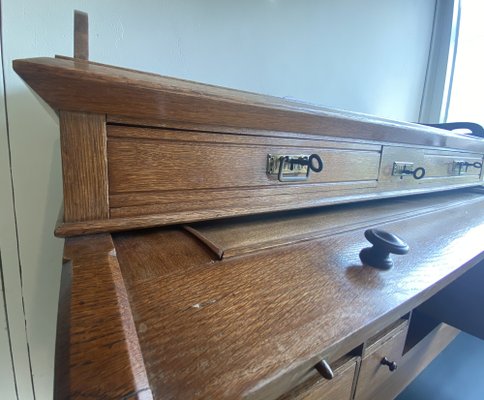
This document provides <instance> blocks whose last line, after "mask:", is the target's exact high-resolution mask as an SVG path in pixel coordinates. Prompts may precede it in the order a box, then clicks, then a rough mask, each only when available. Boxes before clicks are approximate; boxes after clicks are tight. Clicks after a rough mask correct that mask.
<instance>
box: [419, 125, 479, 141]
mask: <svg viewBox="0 0 484 400" xmlns="http://www.w3.org/2000/svg"><path fill="white" fill-rule="evenodd" d="M422 125H425V126H431V127H433V128H440V129H445V130H447V131H454V130H456V129H467V130H469V131H471V132H470V133H464V135H472V136H477V137H480V138H484V128H483V127H482V126H481V125H479V124H476V123H474V122H446V123H445V124H422Z"/></svg>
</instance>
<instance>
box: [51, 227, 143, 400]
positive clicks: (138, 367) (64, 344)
mask: <svg viewBox="0 0 484 400" xmlns="http://www.w3.org/2000/svg"><path fill="white" fill-rule="evenodd" d="M64 257H65V258H66V259H68V260H69V262H68V263H67V264H65V265H64V272H63V276H64V277H63V282H62V283H63V285H62V287H61V294H62V296H61V299H60V304H59V305H60V308H59V312H60V315H59V321H60V322H59V324H60V326H59V328H60V329H58V335H60V336H58V340H57V348H56V366H55V370H56V371H55V376H56V387H55V392H56V394H55V398H56V399H67V398H82V399H100V398H104V399H121V398H123V399H128V398H129V399H151V398H152V395H151V391H150V388H149V383H148V379H147V376H146V371H145V366H144V362H143V358H142V355H141V351H140V347H139V342H138V337H137V334H136V329H135V326H134V323H133V318H132V314H131V308H130V305H129V301H128V297H127V293H126V288H125V286H124V281H123V277H122V275H121V272H120V270H119V265H118V262H117V259H116V252H115V249H114V246H113V242H112V240H111V237H110V236H109V235H92V236H89V237H81V238H75V239H68V240H66V245H65V254H64ZM66 308H67V310H66Z"/></svg>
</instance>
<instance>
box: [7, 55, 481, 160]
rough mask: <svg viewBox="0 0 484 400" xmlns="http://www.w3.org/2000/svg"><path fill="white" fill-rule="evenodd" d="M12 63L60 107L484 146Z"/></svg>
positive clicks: (418, 130) (49, 64) (416, 130)
mask: <svg viewBox="0 0 484 400" xmlns="http://www.w3.org/2000/svg"><path fill="white" fill-rule="evenodd" d="M13 67H14V69H15V71H16V72H17V73H18V74H19V75H20V76H21V77H22V78H23V79H24V80H25V81H26V82H27V83H28V84H29V86H30V87H31V88H32V89H33V90H35V91H36V92H37V93H38V94H39V95H40V96H41V97H42V98H43V99H44V100H45V101H46V102H47V103H49V105H50V106H51V107H52V108H54V109H56V110H83V111H85V112H91V113H97V114H109V115H118V116H120V115H124V116H128V117H129V116H132V117H135V118H140V117H141V118H147V119H155V120H161V121H170V120H172V121H184V122H193V123H207V124H214V122H216V125H218V126H228V127H240V128H249V129H262V130H269V131H270V130H272V131H284V132H287V131H289V132H300V133H308V134H313V135H314V134H319V135H326V136H333V137H344V138H347V139H348V138H355V139H358V140H365V139H366V140H376V141H387V142H393V143H395V142H397V143H398V142H401V140H402V139H401V138H403V137H404V138H405V142H406V143H409V144H417V145H425V146H437V147H444V148H445V147H456V148H459V149H461V150H471V151H479V152H483V151H484V144H483V143H482V141H479V140H477V139H464V138H462V137H460V136H459V135H455V134H452V133H450V132H446V131H444V130H440V129H436V128H430V127H424V126H420V125H416V124H410V123H399V122H395V121H390V120H386V119H383V118H377V117H372V116H368V115H364V114H358V113H349V112H342V111H335V110H329V109H325V108H323V107H318V106H314V105H309V104H304V103H299V102H295V101H290V100H285V99H280V98H275V97H270V96H262V95H257V94H252V93H247V92H241V91H236V90H230V89H225V88H221V87H216V86H210V85H203V84H199V83H194V82H189V81H183V80H179V79H174V78H166V77H161V76H159V75H155V74H148V73H141V72H137V71H133V70H127V69H122V68H115V67H111V66H107V65H102V64H96V63H92V62H86V61H81V60H76V59H73V60H69V59H52V58H32V59H25V60H15V61H14V63H13ZM94 99H95V100H94Z"/></svg>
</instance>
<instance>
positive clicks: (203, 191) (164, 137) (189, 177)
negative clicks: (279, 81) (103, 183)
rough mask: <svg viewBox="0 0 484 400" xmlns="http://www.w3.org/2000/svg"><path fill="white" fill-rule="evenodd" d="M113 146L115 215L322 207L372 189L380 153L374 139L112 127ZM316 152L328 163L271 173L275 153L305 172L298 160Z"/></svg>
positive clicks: (111, 181) (111, 172)
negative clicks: (294, 174) (295, 173)
mask: <svg viewBox="0 0 484 400" xmlns="http://www.w3.org/2000/svg"><path fill="white" fill-rule="evenodd" d="M107 148H108V150H107V157H108V171H109V194H110V215H111V217H114V218H116V217H129V216H132V215H143V214H145V215H150V214H151V215H153V214H167V213H175V212H182V211H190V210H193V211H203V210H210V212H211V214H214V215H217V214H218V215H221V214H222V213H223V214H224V215H230V213H231V212H232V213H233V214H250V213H253V212H261V211H271V210H282V209H291V208H299V207H303V206H306V207H307V206H315V205H318V204H320V203H321V202H322V201H324V199H325V198H335V197H337V196H346V197H347V196H352V195H353V196H356V195H358V194H360V193H369V192H370V191H373V190H374V189H375V188H376V186H377V178H378V169H379V164H380V156H381V146H379V145H374V144H364V143H349V142H337V141H327V140H308V139H288V138H281V137H263V136H249V135H227V134H216V133H207V132H183V131H175V130H173V131H170V130H163V129H155V128H151V129H150V128H136V127H121V126H108V146H107ZM313 154H315V155H317V156H319V157H320V158H321V160H322V162H323V169H322V171H320V172H318V171H317V168H313V170H310V172H309V174H308V175H307V177H306V174H300V175H298V176H297V179H296V180H294V179H292V178H293V177H292V176H290V175H291V173H292V166H291V165H292V164H291V162H290V161H285V163H284V164H283V165H284V166H285V169H283V171H284V174H285V175H284V176H282V178H281V176H280V175H279V174H278V173H277V168H275V169H276V172H275V173H274V170H272V171H270V168H269V165H270V164H269V162H268V159H269V155H272V156H275V157H276V159H277V160H280V159H281V158H280V157H283V156H284V157H286V156H287V157H290V158H288V160H296V161H295V162H296V164H295V165H294V170H298V168H299V167H304V166H299V165H298V164H297V162H298V160H304V158H301V157H309V156H311V155H313ZM297 157H299V158H297ZM316 161H317V160H316ZM316 161H315V162H313V164H312V165H313V166H315V167H317V166H318V163H317V162H316ZM269 172H272V173H269ZM286 174H287V175H286ZM288 176H289V178H288ZM251 211H252V212H251Z"/></svg>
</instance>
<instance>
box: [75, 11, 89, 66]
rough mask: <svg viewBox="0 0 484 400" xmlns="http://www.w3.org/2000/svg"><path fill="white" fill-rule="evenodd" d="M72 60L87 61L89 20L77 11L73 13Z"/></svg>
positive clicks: (85, 15) (83, 13)
mask: <svg viewBox="0 0 484 400" xmlns="http://www.w3.org/2000/svg"><path fill="white" fill-rule="evenodd" d="M74 58H80V59H82V60H88V59H89V18H88V16H87V13H85V12H82V11H78V10H75V11H74Z"/></svg>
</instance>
